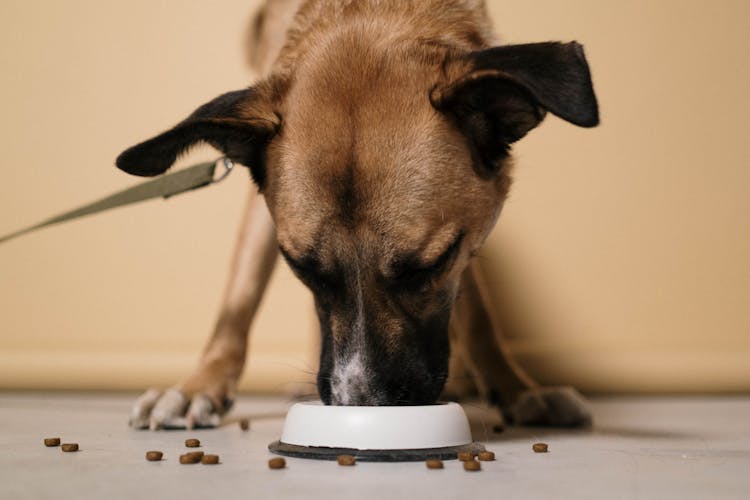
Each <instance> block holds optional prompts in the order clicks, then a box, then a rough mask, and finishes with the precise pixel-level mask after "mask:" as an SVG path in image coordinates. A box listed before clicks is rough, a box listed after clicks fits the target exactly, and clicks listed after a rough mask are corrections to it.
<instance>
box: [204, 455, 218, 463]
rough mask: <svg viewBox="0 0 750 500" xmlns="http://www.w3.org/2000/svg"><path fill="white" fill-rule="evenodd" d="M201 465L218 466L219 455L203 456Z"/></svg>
mask: <svg viewBox="0 0 750 500" xmlns="http://www.w3.org/2000/svg"><path fill="white" fill-rule="evenodd" d="M201 463H202V464H205V465H216V464H218V463H219V455H203V456H202V457H201Z"/></svg>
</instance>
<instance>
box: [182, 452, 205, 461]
mask: <svg viewBox="0 0 750 500" xmlns="http://www.w3.org/2000/svg"><path fill="white" fill-rule="evenodd" d="M185 455H190V456H191V457H194V458H196V459H197V460H198V461H200V459H201V458H203V452H202V451H189V452H187V453H185Z"/></svg>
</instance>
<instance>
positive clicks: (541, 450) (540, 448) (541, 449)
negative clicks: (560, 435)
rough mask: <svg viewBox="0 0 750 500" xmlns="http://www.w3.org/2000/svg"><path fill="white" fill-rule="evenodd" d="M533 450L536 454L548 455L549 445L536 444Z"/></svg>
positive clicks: (532, 447)
mask: <svg viewBox="0 0 750 500" xmlns="http://www.w3.org/2000/svg"><path fill="white" fill-rule="evenodd" d="M531 449H532V450H534V452H536V453H547V450H548V447H547V443H534V444H533V445H532V446H531Z"/></svg>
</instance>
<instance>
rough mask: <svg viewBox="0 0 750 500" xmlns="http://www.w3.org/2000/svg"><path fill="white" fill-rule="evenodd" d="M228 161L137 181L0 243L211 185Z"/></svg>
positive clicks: (229, 167)
mask: <svg viewBox="0 0 750 500" xmlns="http://www.w3.org/2000/svg"><path fill="white" fill-rule="evenodd" d="M219 162H221V163H222V165H223V166H224V169H225V171H224V172H223V173H222V174H221V175H220V176H219V177H218V178H216V179H214V172H215V170H216V164H217V163H219ZM233 166H234V165H233V164H232V162H231V160H229V159H228V158H220V159H218V160H216V161H213V162H207V163H199V164H197V165H193V166H190V167H187V168H184V169H182V170H178V171H177V172H173V173H171V174H166V175H162V176H161V177H159V178H157V179H154V180H152V181H147V182H144V183H142V184H138V185H136V186H133V187H131V188H128V189H125V190H123V191H119V192H117V193H114V194H111V195H109V196H107V197H105V198H102V199H100V200H97V201H95V202H93V203H89V204H88V205H84V206H82V207H79V208H76V209H74V210H70V211H68V212H65V213H62V214H60V215H57V216H55V217H51V218H49V219H46V220H43V221H42V222H40V223H38V224H34V225H33V226H29V227H27V228H24V229H20V230H18V231H14V232H12V233H10V234H6V235H5V236H0V244H2V243H5V242H7V241H10V240H12V239H13V238H17V237H19V236H21V235H24V234H27V233H30V232H32V231H36V230H37V229H41V228H43V227H47V226H51V225H53V224H59V223H61V222H65V221H69V220H71V219H76V218H78V217H83V216H84V215H91V214H95V213H97V212H102V211H104V210H109V209H110V208H115V207H121V206H123V205H130V204H131V203H137V202H139V201H143V200H148V199H151V198H165V199H166V198H169V197H170V196H174V195H176V194H180V193H184V192H186V191H192V190H194V189H198V188H202V187H204V186H208V185H210V184H214V183H216V182H219V181H220V180H222V179H224V178H225V177H226V176H227V175H229V173H230V172H231V171H232V167H233Z"/></svg>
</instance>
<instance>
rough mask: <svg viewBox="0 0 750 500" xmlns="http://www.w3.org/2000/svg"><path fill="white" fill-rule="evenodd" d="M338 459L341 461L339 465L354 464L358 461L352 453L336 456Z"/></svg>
mask: <svg viewBox="0 0 750 500" xmlns="http://www.w3.org/2000/svg"><path fill="white" fill-rule="evenodd" d="M336 460H337V461H338V462H339V465H354V464H355V463H357V459H356V458H354V457H353V456H352V455H339V456H338V457H336Z"/></svg>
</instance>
